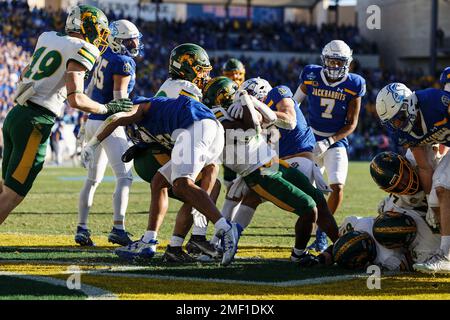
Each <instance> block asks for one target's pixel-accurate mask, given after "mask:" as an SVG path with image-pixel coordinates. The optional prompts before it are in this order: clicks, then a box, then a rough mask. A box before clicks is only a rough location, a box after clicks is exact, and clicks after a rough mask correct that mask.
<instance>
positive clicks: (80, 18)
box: [65, 5, 110, 54]
mask: <svg viewBox="0 0 450 320" xmlns="http://www.w3.org/2000/svg"><path fill="white" fill-rule="evenodd" d="M65 30H66V33H69V32H75V33H79V34H81V35H82V36H83V38H84V40H85V41H86V42H89V43H92V44H93V45H94V46H96V47H97V48H98V50H99V51H100V54H102V53H103V52H105V50H106V49H107V48H108V36H109V34H110V30H109V28H108V18H107V17H106V15H105V14H104V13H103V11H101V10H100V9H98V8H96V7H93V6H89V5H80V6H76V7H73V8H72V9H71V10H70V12H69V15H68V16H67V20H66V27H65Z"/></svg>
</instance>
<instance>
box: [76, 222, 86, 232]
mask: <svg viewBox="0 0 450 320" xmlns="http://www.w3.org/2000/svg"><path fill="white" fill-rule="evenodd" d="M77 227H80V228H82V229H86V230H87V228H88V226H87V223H79V224H78V226H77Z"/></svg>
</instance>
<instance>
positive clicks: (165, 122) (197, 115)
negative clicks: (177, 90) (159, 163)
mask: <svg viewBox="0 0 450 320" xmlns="http://www.w3.org/2000/svg"><path fill="white" fill-rule="evenodd" d="M133 102H134V103H135V104H140V103H147V102H149V103H150V107H149V109H148V110H147V112H146V113H145V115H144V119H143V120H141V121H139V122H137V123H136V125H137V127H138V130H139V132H140V134H141V136H142V137H143V138H144V139H143V140H144V142H146V143H150V142H159V143H161V144H162V145H164V146H166V147H169V148H171V147H172V146H173V142H174V141H173V140H172V138H171V137H172V134H173V132H174V131H175V130H177V129H187V128H188V127H190V126H191V125H192V124H193V123H194V122H196V121H201V120H203V119H212V120H216V117H215V116H214V114H213V113H212V111H211V110H210V109H209V108H208V107H207V106H205V105H204V104H203V103H201V102H198V101H196V100H194V99H191V98H189V97H186V96H182V95H181V96H179V97H178V98H176V99H173V98H167V97H153V98H143V97H140V98H139V99H138V100H134V101H133Z"/></svg>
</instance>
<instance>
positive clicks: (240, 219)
mask: <svg viewBox="0 0 450 320" xmlns="http://www.w3.org/2000/svg"><path fill="white" fill-rule="evenodd" d="M254 214H255V209H253V208H250V207H248V206H246V205H240V206H239V210H238V212H236V215H235V216H234V218H233V222H237V223H239V224H240V225H241V227H242V228H243V229H245V228H247V226H248V225H249V224H250V221H252V219H253V215H254Z"/></svg>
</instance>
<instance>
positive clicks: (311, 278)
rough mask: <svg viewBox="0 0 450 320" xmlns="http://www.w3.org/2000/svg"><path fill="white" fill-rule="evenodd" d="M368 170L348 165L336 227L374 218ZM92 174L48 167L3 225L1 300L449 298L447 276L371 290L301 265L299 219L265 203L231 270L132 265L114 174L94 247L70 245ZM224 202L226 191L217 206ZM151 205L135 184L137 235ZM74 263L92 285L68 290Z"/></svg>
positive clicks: (132, 216) (100, 206)
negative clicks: (122, 256) (119, 234)
mask: <svg viewBox="0 0 450 320" xmlns="http://www.w3.org/2000/svg"><path fill="white" fill-rule="evenodd" d="M368 168H369V166H368V163H366V162H353V163H351V164H350V172H349V177H348V182H347V185H346V189H345V199H344V203H343V206H342V207H341V208H340V209H339V211H338V212H337V213H336V220H337V222H338V223H339V222H341V221H342V220H343V218H344V217H345V216H348V215H358V216H371V215H376V208H377V204H378V202H379V201H380V200H381V199H382V197H383V196H385V195H384V193H383V192H382V191H380V190H379V189H378V188H377V187H376V185H375V184H374V183H373V181H372V179H371V177H370V175H369V170H368ZM85 173H86V172H85V170H84V169H81V168H46V169H44V171H43V172H42V173H41V175H40V176H39V178H38V179H37V181H36V183H35V185H34V187H33V189H32V192H31V193H30V194H29V195H28V197H27V198H26V200H25V201H24V202H23V203H22V204H21V205H20V206H19V207H18V208H17V209H16V211H15V212H14V213H12V214H11V215H10V217H9V218H8V219H7V220H6V222H5V223H4V224H3V225H2V226H1V227H0V243H1V247H0V288H1V290H0V299H84V298H86V297H87V296H89V297H92V296H94V297H97V298H104V297H106V296H108V294H110V295H111V296H113V297H115V298H120V299H229V298H230V297H231V295H232V297H233V299H322V298H326V299H393V298H394V299H395V298H396V299H410V298H412V299H417V298H427V299H429V298H433V299H444V298H446V299H448V298H449V297H450V294H449V292H450V281H449V279H447V278H446V277H431V276H426V275H417V274H412V273H405V274H385V275H383V278H382V281H383V282H382V283H383V285H382V286H383V290H375V291H373V290H369V289H367V286H366V279H367V275H366V274H364V273H363V274H361V273H355V272H349V271H347V270H342V269H339V268H338V267H333V268H329V269H306V270H305V269H303V270H301V269H300V268H298V266H296V265H295V264H293V263H290V262H289V261H288V258H289V254H290V248H291V246H292V244H293V242H294V236H293V234H294V230H293V226H294V223H295V221H296V216H295V215H293V214H291V213H288V212H283V211H281V210H280V209H278V208H276V207H275V206H274V205H271V204H267V203H266V204H264V205H262V206H261V207H260V208H259V209H258V211H257V213H256V215H255V218H254V220H253V221H252V224H251V225H250V226H249V228H248V229H247V230H246V231H245V233H244V235H243V236H242V238H241V240H240V244H239V251H238V254H237V258H236V261H235V262H234V263H233V264H232V265H231V266H229V267H221V266H219V265H218V264H217V263H203V264H201V263H196V264H190V265H167V264H164V263H162V262H161V253H159V254H158V255H157V256H156V257H155V258H154V259H153V260H152V261H151V262H150V263H149V264H146V265H129V264H127V263H126V262H124V261H120V260H118V258H116V256H115V255H114V254H113V252H112V250H113V249H114V247H111V246H109V244H108V243H107V241H106V236H107V234H108V233H109V231H110V229H111V225H112V193H113V190H114V182H113V179H111V178H110V176H112V173H111V171H108V172H107V178H106V179H105V180H106V181H105V182H104V183H102V184H101V185H100V187H99V188H98V189H97V193H96V197H95V201H94V206H93V208H92V211H91V215H90V218H89V228H90V229H91V230H92V235H93V239H94V242H96V244H97V247H95V248H90V249H83V248H80V247H78V246H76V245H75V243H74V241H73V236H74V231H75V229H76V225H77V206H78V193H79V191H80V189H81V187H82V184H83V180H84V175H85ZM223 198H224V191H223V190H222V193H221V196H220V198H219V201H218V204H219V207H220V206H221V205H222V202H223ZM179 207H180V203H179V202H178V201H175V200H171V202H170V208H169V213H168V214H167V216H166V220H165V222H164V224H163V227H162V230H161V232H160V235H159V236H158V237H159V240H160V242H161V246H160V251H161V252H163V250H164V246H165V245H166V244H167V242H168V240H169V239H170V235H171V233H172V228H173V223H174V219H175V215H176V212H177V210H178V208H179ZM148 208H149V186H148V184H146V183H144V182H142V181H139V180H137V181H135V182H134V184H133V186H132V189H131V194H130V202H129V206H128V211H127V222H126V225H127V229H128V231H130V232H131V233H132V234H134V238H135V239H138V238H139V237H140V236H141V235H142V234H143V232H144V231H145V227H146V225H147V212H148ZM212 229H213V228H212V227H211V228H210V232H212ZM69 266H78V267H79V268H80V270H81V278H82V280H81V281H82V283H83V285H86V286H88V287H89V288H90V289H89V290H91V291H89V290H87V291H86V290H85V291H79V290H75V291H73V290H68V289H67V288H65V287H64V285H62V287H61V283H62V284H64V283H65V282H64V281H65V279H67V278H68V273H69V274H70V272H68V271H67V270H68V267H69ZM43 279H44V280H43ZM49 279H50V280H51V281H50V280H49ZM47 280H48V281H50V282H48V281H47ZM45 281H47V282H45ZM52 281H56V283H54V282H52ZM58 281H59V282H58ZM193 283H195V285H193ZM406 283H407V284H408V285H407V286H406V285H405V284H406ZM15 284H17V285H15ZM58 285H59V286H60V287H58ZM91 287H92V288H91ZM96 290H97V291H96ZM99 292H100V293H99ZM105 292H106V293H107V295H106V296H105V295H104V294H105ZM108 297H110V296H108Z"/></svg>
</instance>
